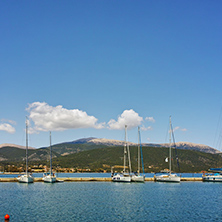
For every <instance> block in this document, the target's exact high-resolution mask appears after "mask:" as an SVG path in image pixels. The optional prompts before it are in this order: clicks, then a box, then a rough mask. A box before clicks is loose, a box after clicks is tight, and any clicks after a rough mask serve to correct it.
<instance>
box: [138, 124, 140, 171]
mask: <svg viewBox="0 0 222 222" xmlns="http://www.w3.org/2000/svg"><path fill="white" fill-rule="evenodd" d="M137 172H138V173H140V127H139V126H138V169H137Z"/></svg>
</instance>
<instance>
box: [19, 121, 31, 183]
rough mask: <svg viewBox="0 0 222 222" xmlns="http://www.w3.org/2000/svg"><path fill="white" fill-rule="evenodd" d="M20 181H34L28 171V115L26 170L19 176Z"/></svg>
mask: <svg viewBox="0 0 222 222" xmlns="http://www.w3.org/2000/svg"><path fill="white" fill-rule="evenodd" d="M17 180H18V182H20V183H33V180H34V178H33V176H32V175H31V174H29V173H28V118H27V117H26V171H25V174H23V175H21V176H19V177H18V178H17Z"/></svg>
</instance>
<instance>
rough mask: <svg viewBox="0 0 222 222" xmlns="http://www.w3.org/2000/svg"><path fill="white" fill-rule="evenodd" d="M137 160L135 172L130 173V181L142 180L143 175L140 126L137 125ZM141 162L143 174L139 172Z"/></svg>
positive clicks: (143, 179)
mask: <svg viewBox="0 0 222 222" xmlns="http://www.w3.org/2000/svg"><path fill="white" fill-rule="evenodd" d="M140 160H141V161H140ZM137 162H138V166H137V172H136V173H134V175H132V177H131V180H132V182H144V181H145V175H144V167H143V156H142V146H141V137H140V127H138V160H137ZM141 163H142V169H143V175H141V174H140V168H141Z"/></svg>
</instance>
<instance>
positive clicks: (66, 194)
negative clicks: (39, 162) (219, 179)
mask: <svg viewBox="0 0 222 222" xmlns="http://www.w3.org/2000/svg"><path fill="white" fill-rule="evenodd" d="M0 197H1V198H0V221H3V219H4V215H5V214H9V215H10V217H11V218H10V222H12V221H14V222H19V221H22V222H24V221H29V222H30V221H50V222H51V221H52V222H53V221H59V222H61V221H69V222H70V221H221V219H222V212H221V202H222V183H203V182H181V183H180V184H172V183H155V182H145V183H142V184H141V183H131V184H124V183H112V182H64V183H56V184H45V183H41V182H39V183H33V184H20V183H0ZM1 218H2V220H1Z"/></svg>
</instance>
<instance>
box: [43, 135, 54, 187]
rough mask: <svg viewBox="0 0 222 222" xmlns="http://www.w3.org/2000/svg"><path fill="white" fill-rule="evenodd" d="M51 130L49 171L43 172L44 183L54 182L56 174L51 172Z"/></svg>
mask: <svg viewBox="0 0 222 222" xmlns="http://www.w3.org/2000/svg"><path fill="white" fill-rule="evenodd" d="M51 143H52V142H51V131H50V171H49V172H48V173H44V174H43V178H42V179H43V181H44V182H46V183H55V182H56V176H55V174H54V173H52V145H51Z"/></svg>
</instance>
